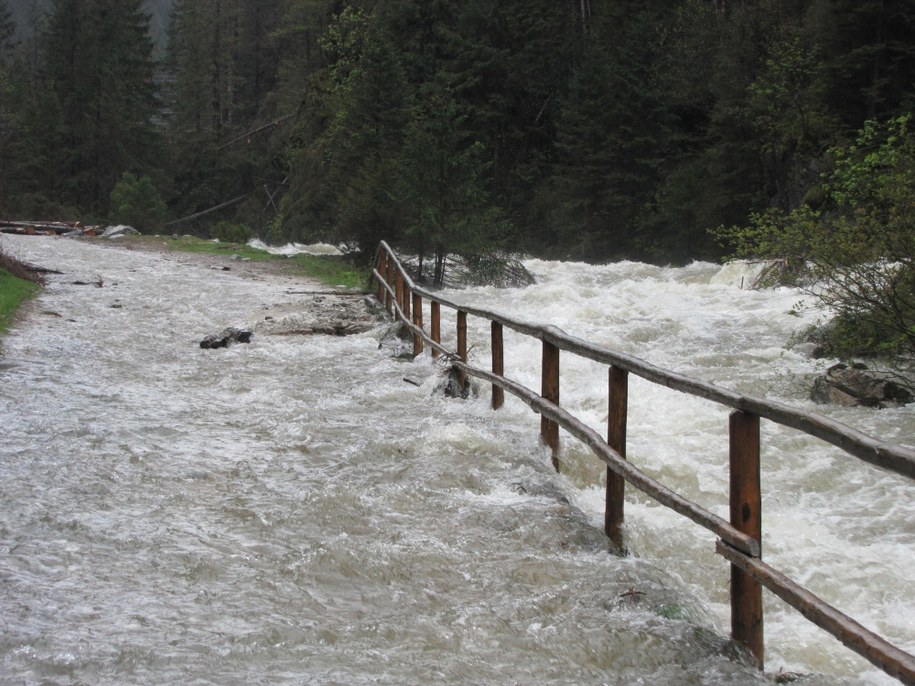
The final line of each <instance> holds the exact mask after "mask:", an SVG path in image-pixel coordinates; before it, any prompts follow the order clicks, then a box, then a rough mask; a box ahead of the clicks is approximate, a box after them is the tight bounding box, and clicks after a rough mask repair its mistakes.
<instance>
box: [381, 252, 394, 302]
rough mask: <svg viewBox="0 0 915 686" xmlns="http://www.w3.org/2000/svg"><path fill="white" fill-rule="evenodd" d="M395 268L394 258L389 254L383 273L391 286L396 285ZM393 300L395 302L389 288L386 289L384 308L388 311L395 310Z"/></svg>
mask: <svg viewBox="0 0 915 686" xmlns="http://www.w3.org/2000/svg"><path fill="white" fill-rule="evenodd" d="M393 270H394V259H393V258H392V257H391V256H388V257H387V258H386V259H385V261H384V271H383V272H381V273H382V274H383V275H384V280H385V283H387V284H388V286H389V287H390V286H394V279H393V276H394V271H393ZM392 302H393V300H392V299H391V294H390V293H388V291H387V290H385V292H384V309H386V310H387V311H388V312H391V313H393V312H394V308H393V306H392V304H391V303H392Z"/></svg>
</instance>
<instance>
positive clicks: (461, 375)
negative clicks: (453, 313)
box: [457, 310, 467, 393]
mask: <svg viewBox="0 0 915 686" xmlns="http://www.w3.org/2000/svg"><path fill="white" fill-rule="evenodd" d="M457 354H458V357H459V358H460V360H461V362H463V363H464V364H467V313H466V312H464V311H463V310H458V311H457ZM458 386H460V388H461V393H463V392H464V389H465V388H466V387H467V373H466V372H465V371H464V370H463V369H461V370H460V371H459V372H458Z"/></svg>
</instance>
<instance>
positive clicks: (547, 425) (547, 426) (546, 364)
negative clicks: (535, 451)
mask: <svg viewBox="0 0 915 686" xmlns="http://www.w3.org/2000/svg"><path fill="white" fill-rule="evenodd" d="M540 395H541V396H542V397H543V399H544V400H549V401H550V402H551V403H553V404H554V405H558V404H559V348H558V347H557V346H555V345H553V344H552V343H548V342H547V341H543V367H542V370H541V383H540ZM540 437H541V438H542V439H543V442H544V443H546V444H547V445H548V446H550V450H551V451H552V453H553V466H554V467H555V468H556V471H559V424H557V423H556V422H554V421H552V420H550V419H547V418H546V417H544V416H541V417H540Z"/></svg>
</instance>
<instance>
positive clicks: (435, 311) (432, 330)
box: [429, 300, 442, 359]
mask: <svg viewBox="0 0 915 686" xmlns="http://www.w3.org/2000/svg"><path fill="white" fill-rule="evenodd" d="M430 309H431V316H432V322H431V323H430V324H429V335H430V336H431V337H432V340H433V341H435V342H436V343H439V344H441V342H442V306H441V304H440V303H437V302H435V301H434V300H433V301H432V304H431V308H430ZM439 355H441V353H440V352H439V351H438V348H436V347H434V346H433V348H432V359H438V356H439Z"/></svg>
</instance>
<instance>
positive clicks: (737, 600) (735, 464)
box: [729, 411, 764, 669]
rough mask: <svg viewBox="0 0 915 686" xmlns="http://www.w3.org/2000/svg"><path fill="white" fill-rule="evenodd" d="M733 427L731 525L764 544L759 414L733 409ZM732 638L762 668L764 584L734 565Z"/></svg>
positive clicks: (730, 424)
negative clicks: (745, 648) (745, 649)
mask: <svg viewBox="0 0 915 686" xmlns="http://www.w3.org/2000/svg"><path fill="white" fill-rule="evenodd" d="M729 430H730V470H731V494H730V509H731V524H732V525H733V526H734V527H735V528H736V529H738V530H739V531H742V532H743V533H745V534H747V535H748V536H752V537H753V538H755V539H756V540H757V541H759V542H760V546H761V545H762V512H761V510H762V496H761V493H760V490H761V489H760V472H759V462H760V460H759V417H757V416H756V415H752V414H747V413H745V412H740V411H736V412H732V413H731V416H730V422H729ZM731 637H732V638H733V639H734V640H735V641H738V642H739V643H742V644H743V645H744V646H746V647H747V649H748V650H749V651H750V653H751V654H752V655H753V657H754V658H755V659H756V662H757V666H758V667H759V668H760V669H762V668H763V659H764V643H763V606H762V586H761V585H760V584H759V583H757V582H756V581H754V580H753V578H752V577H751V576H750V575H749V574H747V573H746V572H744V571H743V570H742V569H740V568H738V567H737V566H735V565H733V564H732V565H731Z"/></svg>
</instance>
